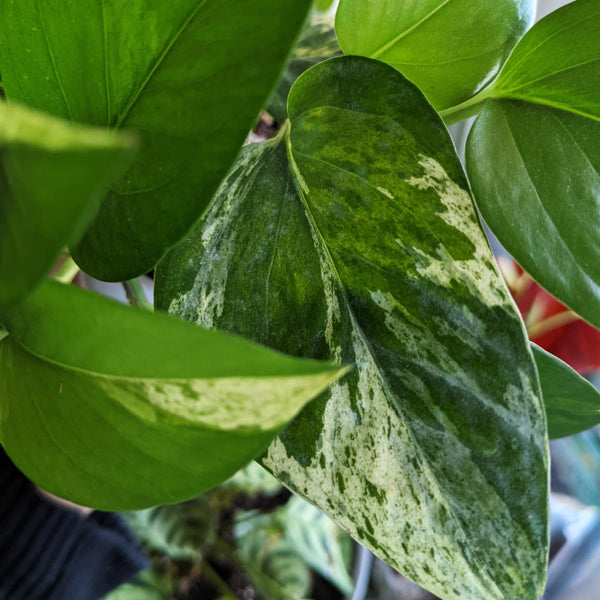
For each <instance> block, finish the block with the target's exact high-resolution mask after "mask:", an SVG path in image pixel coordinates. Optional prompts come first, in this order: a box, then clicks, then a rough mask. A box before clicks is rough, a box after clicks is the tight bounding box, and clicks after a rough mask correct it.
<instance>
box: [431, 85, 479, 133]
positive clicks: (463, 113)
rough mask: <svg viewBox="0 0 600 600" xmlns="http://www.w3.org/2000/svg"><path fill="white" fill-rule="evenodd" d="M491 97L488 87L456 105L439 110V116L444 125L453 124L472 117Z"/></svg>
mask: <svg viewBox="0 0 600 600" xmlns="http://www.w3.org/2000/svg"><path fill="white" fill-rule="evenodd" d="M490 97H491V90H490V88H486V89H485V90H483V91H481V92H479V94H475V96H473V97H472V98H469V99H468V100H467V101H466V102H463V103H462V104H459V105H458V106H452V107H451V108H447V109H446V110H442V111H440V116H441V117H442V119H444V123H446V125H454V124H455V123H460V121H464V120H465V119H468V118H469V117H473V116H474V115H476V114H477V113H478V112H480V111H481V109H482V108H483V105H484V104H485V101H486V100H487V99H488V98H490Z"/></svg>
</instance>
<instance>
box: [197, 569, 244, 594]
mask: <svg viewBox="0 0 600 600" xmlns="http://www.w3.org/2000/svg"><path fill="white" fill-rule="evenodd" d="M202 572H203V573H204V576H205V577H206V579H208V581H210V583H212V585H213V586H214V588H215V589H216V590H217V591H218V592H219V593H220V594H222V595H223V596H224V597H225V598H231V599H232V600H236V597H235V596H234V595H233V592H232V591H231V589H230V587H229V586H228V585H227V584H226V583H225V582H224V581H223V580H222V579H221V576H220V575H219V574H218V573H217V572H216V571H215V570H214V569H213V568H212V566H211V565H210V563H209V562H208V561H206V560H205V561H204V562H203V563H202Z"/></svg>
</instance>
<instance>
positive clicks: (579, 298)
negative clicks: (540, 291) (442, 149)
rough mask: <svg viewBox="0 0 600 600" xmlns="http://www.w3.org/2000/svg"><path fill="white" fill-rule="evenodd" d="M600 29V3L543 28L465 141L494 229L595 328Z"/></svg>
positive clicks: (554, 18) (525, 45)
mask: <svg viewBox="0 0 600 600" xmlns="http://www.w3.org/2000/svg"><path fill="white" fill-rule="evenodd" d="M599 31H600V7H599V6H598V2H597V1H596V0H578V1H577V2H573V3H571V4H568V5H566V6H564V7H563V8H561V9H559V10H557V11H556V12H554V13H551V14H550V15H549V16H548V17H546V18H545V19H543V20H542V21H540V22H539V23H537V24H536V25H535V26H534V27H533V28H532V29H531V31H530V32H529V33H528V34H527V35H526V36H525V37H524V38H523V40H522V41H521V42H520V43H519V45H518V46H517V48H516V49H515V51H514V52H513V54H512V55H511V57H510V59H509V60H508V62H507V63H506V65H505V67H504V69H503V71H502V73H501V74H500V76H499V78H498V80H497V82H496V83H495V84H494V87H493V88H492V89H491V90H490V92H489V95H490V96H491V97H492V98H493V99H491V100H488V101H487V102H486V105H485V107H484V109H483V111H482V113H481V115H480V116H479V117H478V119H477V121H476V123H475V126H474V127H473V129H472V131H471V134H470V136H469V140H468V143H467V169H468V173H469V177H470V179H471V183H472V185H473V190H474V192H475V197H476V199H477V204H478V206H479V208H480V210H481V213H482V215H483V217H484V219H485V220H486V221H487V223H488V224H489V226H490V227H491V229H492V230H493V231H494V233H495V234H496V235H497V236H498V238H499V239H500V241H501V242H502V244H503V245H504V246H505V247H506V248H507V250H508V251H509V252H510V253H511V254H512V255H513V256H514V257H515V258H516V259H517V261H518V262H519V263H520V264H521V265H522V266H523V268H524V269H525V270H526V271H527V272H528V273H530V274H531V276H532V277H533V278H534V279H535V280H536V281H538V282H539V283H540V284H541V285H542V286H544V288H546V289H547V290H548V291H549V292H550V293H551V294H552V295H554V296H556V297H557V298H558V299H559V300H561V301H562V302H563V303H565V304H566V305H567V306H568V307H569V308H571V309H573V310H574V311H575V312H576V313H578V314H580V315H581V316H582V317H583V318H584V319H586V320H587V321H589V322H590V323H592V324H593V325H595V326H596V327H600V291H599V290H600V287H599V286H600V252H599V250H598V249H599V248H600V233H599V232H600V211H599V210H598V196H599V194H600V84H599V83H598V82H599V81H600V41H599V40H600V38H599V37H598V32H599ZM566 48H568V52H567V51H565V49H566Z"/></svg>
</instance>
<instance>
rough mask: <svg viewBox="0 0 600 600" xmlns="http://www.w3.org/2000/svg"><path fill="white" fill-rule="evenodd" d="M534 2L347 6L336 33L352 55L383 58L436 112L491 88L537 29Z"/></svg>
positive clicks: (421, 0)
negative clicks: (522, 39) (516, 49)
mask: <svg viewBox="0 0 600 600" xmlns="http://www.w3.org/2000/svg"><path fill="white" fill-rule="evenodd" d="M536 4H537V2H536V1H535V0H494V1H493V2H482V1H481V0H404V1H402V2H389V1H388V0H341V1H340V6H339V8H338V11H337V16H336V31H337V34H338V38H339V42H340V45H341V46H342V49H343V50H344V52H345V53H346V54H359V55H361V56H369V57H371V58H376V59H378V60H382V61H384V62H386V63H388V64H390V65H392V66H393V67H395V68H396V69H398V70H399V71H400V72H401V73H403V74H404V75H405V76H406V77H408V78H409V79H410V80H411V81H412V82H413V83H415V84H416V85H418V86H419V87H420V88H421V89H422V90H423V92H424V93H425V95H426V96H427V98H428V99H429V101H430V102H431V103H432V104H433V105H434V106H435V107H436V108H437V109H438V110H441V109H444V108H448V107H450V106H454V105H457V104H460V103H461V102H463V101H464V100H467V99H468V98H469V97H470V96H472V95H473V94H474V93H475V92H477V91H479V90H480V89H482V88H483V87H484V86H485V85H487V84H488V83H489V82H490V81H491V80H492V79H493V78H494V76H495V75H496V74H497V73H498V70H499V69H500V66H501V65H502V63H503V62H504V60H505V59H506V57H507V56H508V53H509V52H510V50H511V49H512V48H513V46H514V45H515V44H516V42H517V40H518V39H519V38H520V37H521V36H522V35H523V34H524V33H525V31H526V30H527V29H528V27H529V26H530V25H531V23H532V21H533V18H534V16H535V9H536Z"/></svg>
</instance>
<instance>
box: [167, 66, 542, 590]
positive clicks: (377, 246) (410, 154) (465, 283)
mask: <svg viewBox="0 0 600 600" xmlns="http://www.w3.org/2000/svg"><path fill="white" fill-rule="evenodd" d="M288 113H289V115H290V122H291V124H290V126H289V128H288V129H287V130H286V131H285V132H284V133H283V134H282V136H281V137H280V138H279V139H277V140H274V141H271V142H266V143H264V144H260V145H255V146H250V147H248V148H247V149H246V150H245V152H244V153H243V154H242V156H241V157H240V159H239V161H238V163H237V164H236V166H235V168H234V169H233V170H232V172H231V173H230V176H229V177H228V179H227V180H226V181H225V182H224V183H223V185H222V187H221V189H220V192H219V193H218V194H217V196H216V197H215V199H214V201H213V204H212V206H211V208H210V210H209V212H208V213H207V214H206V215H205V217H204V218H203V219H202V220H201V221H200V222H199V223H198V225H197V227H196V229H195V230H194V231H193V232H192V234H191V235H190V236H189V237H188V238H187V240H186V241H184V242H183V243H182V244H181V245H180V246H179V247H178V248H177V249H175V250H174V251H172V252H171V253H170V254H169V255H168V256H167V258H166V259H165V260H164V261H163V263H162V264H161V265H160V266H159V269H158V273H157V302H158V304H159V306H161V307H163V308H168V309H169V310H170V311H171V312H173V313H175V314H178V315H180V316H182V317H184V318H186V319H189V320H191V321H194V322H196V323H198V324H200V325H203V326H209V327H218V328H222V329H225V330H229V331H235V332H236V333H238V334H240V335H243V336H246V337H249V338H252V339H254V340H257V341H260V342H263V343H267V344H269V345H271V346H273V347H275V348H278V349H280V350H283V351H286V352H289V353H291V354H296V355H299V356H312V357H320V358H330V359H334V360H336V361H352V362H354V363H355V364H356V369H354V371H353V372H352V373H350V374H349V375H348V376H346V378H345V379H343V380H341V381H340V382H338V383H336V384H335V385H333V386H332V387H331V388H330V389H329V391H328V392H326V393H325V394H323V395H322V397H321V398H320V399H319V400H317V401H315V402H314V403H313V404H312V405H310V406H309V407H308V408H307V409H305V410H304V411H303V412H302V413H301V414H300V416H299V417H297V418H296V420H295V421H294V422H293V423H292V424H291V425H290V426H289V427H288V428H287V429H286V430H285V432H284V433H283V434H282V435H280V437H279V438H277V439H276V440H275V441H274V442H273V443H272V444H271V446H270V447H269V449H268V451H267V453H266V455H265V456H264V457H263V458H262V464H263V465H265V466H266V467H267V468H268V469H270V470H271V471H272V472H273V473H274V474H275V475H276V476H277V477H278V478H279V479H280V480H281V481H283V482H284V483H285V484H286V485H287V486H289V487H290V488H291V489H292V490H294V491H296V492H297V493H299V494H300V495H302V496H304V497H305V498H307V499H309V500H310V501H311V502H313V503H314V504H315V505H317V506H318V507H319V508H321V509H322V510H323V511H324V512H325V513H327V514H328V515H329V516H331V517H332V518H333V519H334V520H335V521H336V522H337V523H338V524H340V525H341V526H342V527H343V528H344V529H346V530H347V531H348V532H349V533H351V534H352V535H353V536H354V537H355V538H357V539H358V540H360V541H361V543H363V544H365V545H366V546H367V547H369V548H370V549H372V550H373V551H374V552H375V553H376V554H377V555H378V556H380V557H382V558H383V559H384V560H386V561H387V562H389V563H390V564H392V565H393V566H394V567H396V568H398V569H399V570H401V571H402V572H403V573H404V574H406V575H407V576H408V577H410V578H411V579H413V580H415V581H417V582H419V583H420V584H421V585H423V586H425V587H426V588H428V589H430V590H431V591H433V592H435V593H437V594H438V595H439V596H441V597H443V598H445V599H447V600H500V599H503V598H510V599H511V600H516V599H520V600H533V599H534V598H537V596H538V593H539V591H540V590H541V588H542V586H543V581H544V576H545V565H546V550H547V491H548V490H547V442H546V424H545V417H544V412H543V408H542V405H541V400H540V390H539V383H538V379H537V374H536V371H535V368H534V366H533V363H532V358H531V354H530V352H529V350H528V346H527V344H526V339H525V335H524V331H523V327H522V324H521V322H520V320H519V318H518V317H517V314H516V311H515V309H514V306H513V304H512V303H511V300H510V298H509V295H508V293H507V291H506V289H505V287H504V285H503V283H502V281H501V279H500V277H499V274H498V272H497V269H496V266H495V263H494V259H493V257H492V255H491V252H490V250H489V246H488V244H487V242H486V240H485V237H484V235H483V232H482V230H481V227H480V224H479V221H478V217H477V215H476V213H475V210H474V206H473V203H472V200H471V197H470V195H469V192H468V191H467V190H468V186H467V183H466V180H465V177H464V174H463V172H462V169H461V166H460V163H459V161H458V158H457V157H456V154H455V152H454V150H453V147H452V143H451V141H450V138H449V136H448V134H447V132H446V130H445V129H444V127H443V124H442V122H441V121H440V120H439V118H438V116H437V115H436V114H435V112H434V111H433V110H432V108H431V107H430V106H429V104H428V103H427V102H426V101H425V99H424V97H423V96H422V94H421V93H420V92H419V91H418V90H417V89H416V88H415V87H414V86H413V85H412V84H410V83H409V82H408V81H407V80H406V79H404V78H403V77H402V76H401V75H400V74H398V73H397V72H395V71H394V70H393V69H391V68H390V67H387V66H385V65H383V64H382V63H378V62H376V61H372V60H369V59H364V58H357V57H344V58H340V59H333V60H330V61H327V62H325V63H322V64H320V65H318V66H316V67H314V68H313V69H311V70H310V71H308V72H307V73H305V74H304V75H303V76H302V77H301V78H300V79H299V80H298V82H297V83H296V85H295V86H294V88H293V89H292V92H291V94H290V99H289V101H288Z"/></svg>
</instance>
